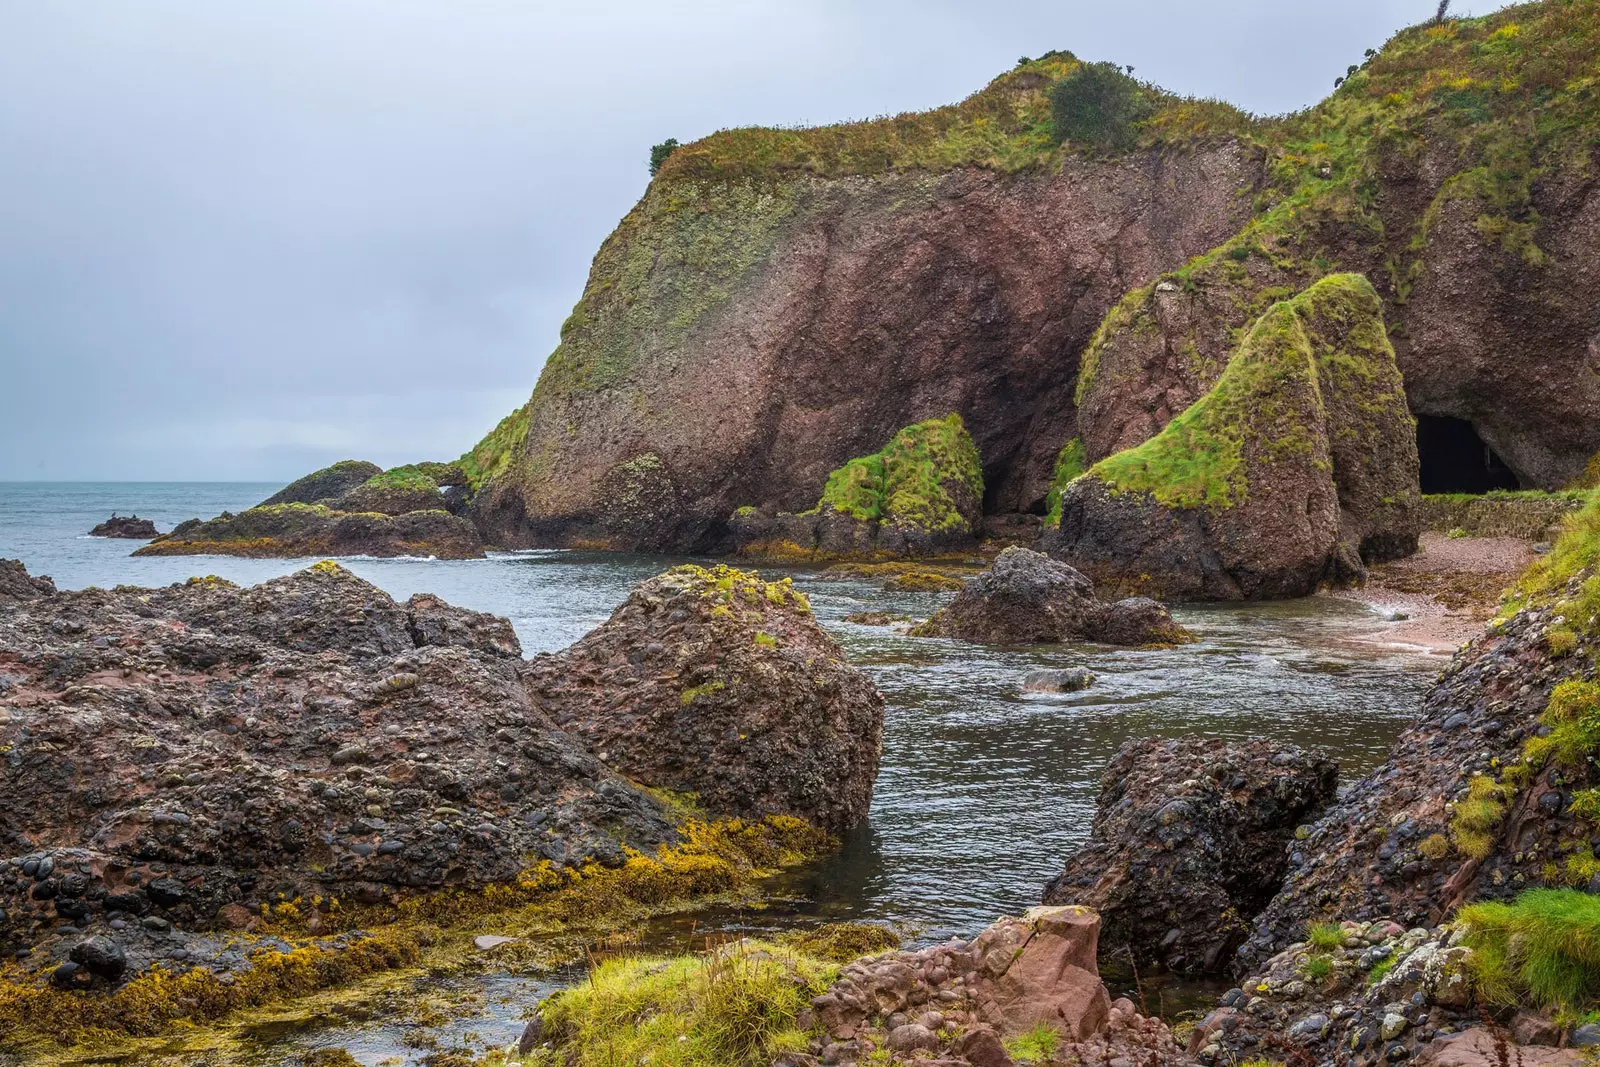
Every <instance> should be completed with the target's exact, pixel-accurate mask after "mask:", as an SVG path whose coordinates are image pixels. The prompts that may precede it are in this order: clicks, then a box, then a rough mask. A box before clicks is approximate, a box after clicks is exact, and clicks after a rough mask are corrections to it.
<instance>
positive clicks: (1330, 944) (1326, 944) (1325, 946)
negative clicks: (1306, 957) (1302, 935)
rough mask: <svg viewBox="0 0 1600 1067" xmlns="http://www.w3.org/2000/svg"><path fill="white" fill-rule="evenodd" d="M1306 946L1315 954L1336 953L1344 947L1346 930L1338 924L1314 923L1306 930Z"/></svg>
mask: <svg viewBox="0 0 1600 1067" xmlns="http://www.w3.org/2000/svg"><path fill="white" fill-rule="evenodd" d="M1306 944H1308V945H1310V946H1311V951H1313V952H1335V951H1337V950H1339V949H1341V948H1343V947H1344V928H1343V927H1341V926H1340V925H1339V924H1338V923H1313V924H1312V925H1311V926H1309V927H1307V928H1306Z"/></svg>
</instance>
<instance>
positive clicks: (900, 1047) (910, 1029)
mask: <svg viewBox="0 0 1600 1067" xmlns="http://www.w3.org/2000/svg"><path fill="white" fill-rule="evenodd" d="M887 1044H888V1046H889V1048H891V1049H893V1050H894V1051H896V1052H914V1051H916V1050H917V1049H936V1048H938V1047H939V1038H938V1035H936V1034H935V1033H934V1032H933V1031H932V1030H929V1029H928V1028H927V1027H926V1026H923V1025H921V1024H920V1023H906V1024H905V1025H904V1026H897V1027H895V1028H894V1029H893V1030H891V1031H890V1032H889V1040H888V1042H887Z"/></svg>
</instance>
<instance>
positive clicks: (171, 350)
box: [0, 0, 1495, 481]
mask: <svg viewBox="0 0 1600 1067" xmlns="http://www.w3.org/2000/svg"><path fill="white" fill-rule="evenodd" d="M1434 6H1435V0H1344V2H1342V3H1338V4H1310V3H1300V2H1285V0H1211V2H1197V0H1146V2H1144V3H1138V4H1129V3H1121V4H1117V3H1110V4H1108V3H1103V2H1102V3H1093V4H1090V3H1080V2H1077V0H1055V2H1043V0H984V2H982V3H979V2H976V0H967V2H956V0H581V2H566V0H561V2H555V0H433V2H431V3H421V2H415V0H337V2H333V3H330V2H328V0H254V2H249V3H245V2H240V0H181V2H180V0H140V2H139V3H137V4H132V3H125V2H122V0H81V2H73V3H49V2H46V0H0V480H35V479H38V480H57V479H63V480H158V481H159V480H216V481H231V480H237V481H254V480H262V481H288V480H289V479H291V478H294V477H297V476H299V475H300V474H303V473H305V472H307V471H309V470H312V469H315V468H317V467H320V466H323V465H325V464H327V463H329V462H331V461H333V460H336V459H342V458H360V459H370V460H373V461H374V462H377V463H381V464H383V465H385V466H389V465H393V464H396V463H405V462H413V461H416V460H422V459H449V458H453V457H455V456H457V455H459V454H461V452H462V451H464V450H465V449H466V448H467V447H469V446H471V445H472V444H473V443H475V442H476V441H477V439H478V438H479V437H480V436H482V434H483V433H484V432H485V431H487V430H488V429H489V428H490V427H491V426H493V425H494V423H495V422H496V421H497V420H498V419H499V418H500V417H501V416H503V415H505V414H506V413H508V412H509V411H511V410H512V409H513V408H515V407H517V406H518V405H520V404H521V403H522V402H523V401H524V400H525V399H526V398H527V395H528V393H529V392H530V391H531V390H532V388H533V383H534V381H535V380H536V378H537V377H538V373H539V368H540V367H541V366H542V364H543V362H544V359H545V357H546V356H547V355H548V354H549V352H550V350H551V349H552V348H553V347H554V346H555V342H556V339H557V334H558V330H559V327H560V325H561V322H562V321H563V320H564V319H565V318H566V316H567V314H568V313H569V312H570V310H571V308H572V305H573V304H574V303H575V302H576V300H577V298H578V296H579V295H580V293H581V292H582V290H583V282H584V278H585V276H586V274H587V272H588V268H589V261H590V259H591V257H592V256H593V255H594V251H595V249H596V248H598V247H599V244H600V242H601V241H602V240H603V239H604V238H605V235H606V234H607V233H608V232H610V230H611V228H612V227H613V226H614V225H615V224H616V222H617V220H618V219H620V218H621V217H622V215H623V214H624V213H625V212H626V211H627V210H628V208H629V207H631V206H632V205H633V203H634V202H635V201H636V200H637V199H638V198H639V196H640V195H641V194H642V193H643V192H644V189H645V186H646V184H647V182H648V180H649V175H648V171H647V160H648V156H649V149H650V146H651V145H652V144H654V143H656V142H659V141H662V140H665V139H666V138H667V137H676V138H678V139H679V140H681V141H685V142H687V141H689V140H692V139H694V138H697V137H700V136H704V135H705V134H708V133H711V132H713V131H715V130H717V129H720V128H725V127H731V126H749V125H794V124H812V123H823V122H833V121H838V120H842V119H851V118H868V117H872V116H874V115H881V114H892V113H896V112H900V111H908V110H920V109H923V108H929V107H936V106H938V105H940V104H945V103H950V102H953V101H956V100H959V99H961V98H962V97H964V96H966V95H968V94H969V93H971V92H973V91H975V90H977V89H979V88H981V87H982V86H983V85H984V84H985V83H986V82H987V81H988V80H989V79H990V78H992V77H994V76H995V75H996V74H999V73H1001V72H1003V71H1004V70H1006V69H1008V68H1009V67H1011V66H1012V65H1013V64H1014V63H1015V62H1016V60H1017V59H1018V57H1020V56H1036V55H1039V54H1041V53H1043V52H1046V51H1049V50H1051V49H1056V48H1062V49H1068V50H1071V51H1072V52H1074V53H1076V54H1077V55H1079V56H1081V57H1083V58H1086V59H1111V60H1115V61H1117V62H1119V63H1124V64H1132V65H1133V66H1134V67H1135V69H1136V72H1137V74H1138V76H1139V77H1140V78H1148V79H1150V80H1152V81H1154V82H1156V83H1158V84H1160V85H1162V86H1164V87H1166V88H1167V89H1170V90H1173V91H1175V92H1180V93H1188V94H1195V95H1200V96H1216V97H1221V98H1223V99H1226V100H1230V101H1232V102H1233V103H1235V104H1238V105H1240V106H1242V107H1245V108H1247V109H1249V110H1252V111H1255V112H1258V113H1262V114H1276V113H1280V112H1284V111H1290V110H1294V109H1296V108H1300V107H1305V106H1308V105H1310V104H1313V103H1315V102H1316V101H1317V100H1319V99H1321V98H1322V97H1323V96H1324V95H1326V93H1327V92H1329V91H1330V90H1331V89H1332V85H1333V80H1334V78H1335V77H1337V76H1339V75H1340V74H1342V73H1343V72H1344V70H1345V68H1346V67H1347V66H1348V65H1349V64H1351V63H1356V62H1360V60H1361V56H1362V53H1363V51H1364V50H1365V49H1367V48H1369V47H1374V48H1375V47H1378V46H1379V45H1381V44H1382V43H1383V41H1384V40H1386V39H1387V38H1388V37H1389V36H1391V35H1392V34H1393V33H1394V32H1395V31H1396V30H1398V29H1400V28H1401V27H1403V26H1406V25H1409V24H1412V23H1416V22H1420V21H1423V20H1424V19H1426V18H1427V17H1429V16H1431V15H1432V13H1433V9H1434ZM1493 6H1495V5H1492V4H1480V6H1479V7H1478V8H1477V9H1476V12H1477V13H1480V14H1481V13H1483V12H1484V11H1487V10H1491V9H1492V7H1493ZM1457 10H1461V11H1463V13H1465V9H1463V8H1461V7H1460V5H1457Z"/></svg>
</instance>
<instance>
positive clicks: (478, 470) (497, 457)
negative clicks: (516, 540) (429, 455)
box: [456, 401, 532, 492]
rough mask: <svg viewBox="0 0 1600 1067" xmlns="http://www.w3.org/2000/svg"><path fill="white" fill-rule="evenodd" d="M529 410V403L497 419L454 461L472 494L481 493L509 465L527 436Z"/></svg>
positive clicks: (530, 403) (530, 405) (530, 404)
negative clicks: (498, 420)
mask: <svg viewBox="0 0 1600 1067" xmlns="http://www.w3.org/2000/svg"><path fill="white" fill-rule="evenodd" d="M531 407H532V402H531V401H530V402H529V403H527V404H524V405H522V407H520V408H518V409H517V410H516V411H513V412H512V413H511V414H509V415H507V416H506V417H505V418H503V419H501V420H500V422H499V424H498V425H496V426H495V428H494V429H492V430H490V431H489V433H488V434H487V435H486V436H485V437H484V439H483V440H481V441H479V442H478V443H477V444H476V445H473V446H472V448H471V449H470V450H468V451H467V452H466V454H464V455H463V456H462V457H461V458H460V459H459V460H457V461H456V463H457V465H459V466H460V467H461V469H462V471H464V472H465V474H466V477H467V485H468V487H470V488H471V489H472V491H473V492H477V491H478V490H479V489H482V488H483V486H484V485H485V484H486V483H488V482H489V481H490V480H491V479H493V478H496V477H498V476H499V475H500V474H502V473H503V472H504V471H505V469H506V468H507V467H509V466H510V465H511V460H512V457H513V456H515V455H516V451H517V447H518V446H519V445H521V444H522V442H523V440H524V439H526V438H527V436H528V420H529V411H530V409H531Z"/></svg>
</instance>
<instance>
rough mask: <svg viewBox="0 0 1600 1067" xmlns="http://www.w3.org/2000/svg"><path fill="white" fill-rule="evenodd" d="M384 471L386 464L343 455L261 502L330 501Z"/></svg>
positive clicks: (263, 505) (305, 502)
mask: <svg viewBox="0 0 1600 1067" xmlns="http://www.w3.org/2000/svg"><path fill="white" fill-rule="evenodd" d="M382 473H383V468H382V467H380V466H378V465H377V464H376V463H368V462H367V461H366V460H364V459H341V460H340V461H339V462H337V463H335V464H333V465H332V466H328V467H324V468H322V469H321V470H319V471H313V472H312V473H310V474H308V475H306V476H305V477H304V478H299V479H296V480H295V481H292V482H290V483H289V484H288V485H286V486H284V487H283V488H282V489H280V490H278V491H277V492H276V493H273V494H272V495H271V496H269V497H267V499H265V500H263V501H262V502H261V504H260V506H261V507H271V506H273V505H274V504H329V505H331V504H332V503H333V502H334V501H336V500H338V499H339V498H340V497H341V496H343V495H344V494H346V493H348V492H349V491H350V490H352V489H354V488H355V487H356V486H358V485H362V484H364V483H365V482H366V481H367V480H368V479H370V478H375V477H377V476H378V475H380V474H382Z"/></svg>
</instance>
